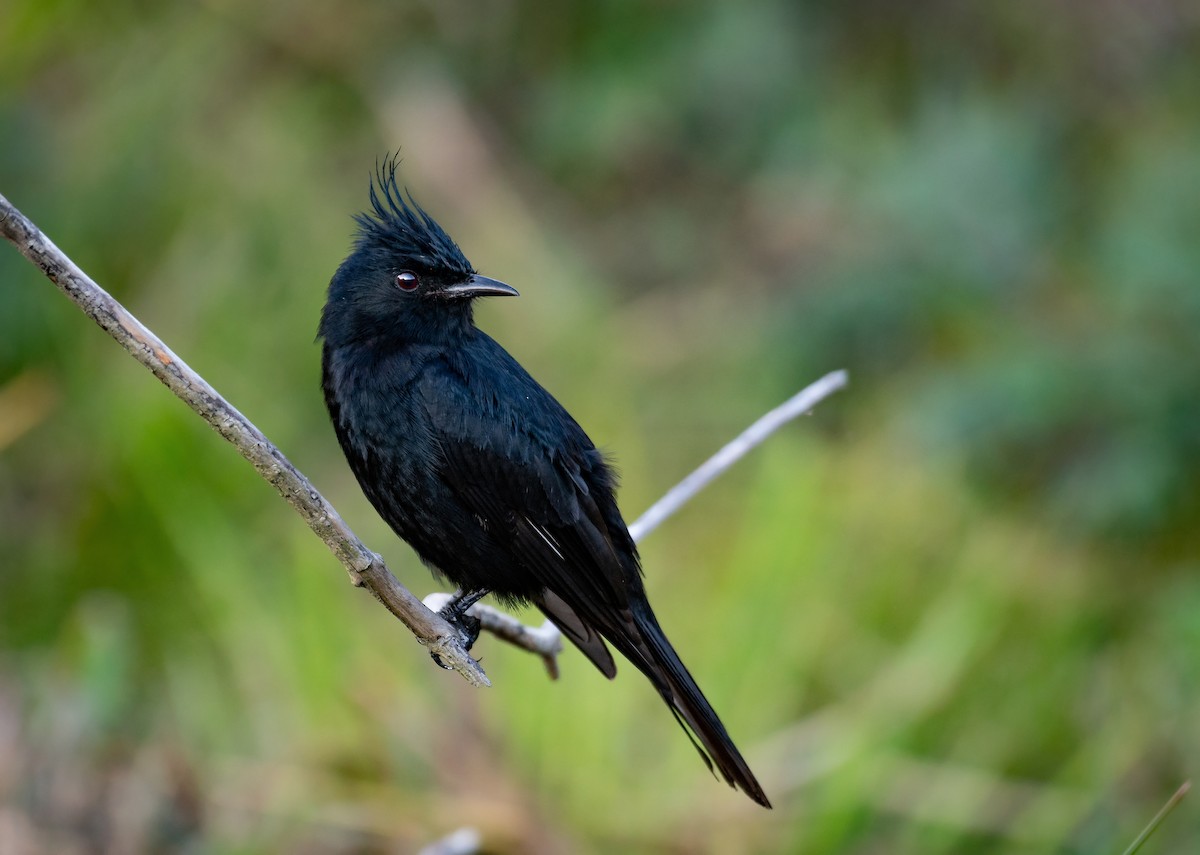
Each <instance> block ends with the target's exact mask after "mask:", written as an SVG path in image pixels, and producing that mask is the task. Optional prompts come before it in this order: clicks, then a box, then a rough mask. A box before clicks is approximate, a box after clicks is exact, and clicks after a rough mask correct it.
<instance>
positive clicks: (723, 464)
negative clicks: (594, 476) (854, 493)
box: [629, 371, 848, 541]
mask: <svg viewBox="0 0 1200 855" xmlns="http://www.w3.org/2000/svg"><path fill="white" fill-rule="evenodd" d="M847 380H848V375H847V374H846V372H845V371H833V372H831V373H829V374H826V375H825V376H824V377H822V378H821V379H820V380H818V381H816V382H815V383H812V384H810V385H808V386H806V387H804V388H803V389H801V390H800V391H799V392H797V393H796V394H795V395H793V396H792V397H790V398H788V399H787V400H786V401H784V402H783V403H782V404H780V405H779V406H778V407H776V408H775V409H773V410H771V411H770V412H769V413H767V414H766V415H764V416H763V417H762V418H760V419H759V420H758V421H756V422H755V423H754V424H752V425H750V427H748V428H746V429H745V430H744V431H742V432H741V433H740V434H738V436H737V437H736V438H735V439H734V440H732V441H731V442H729V443H727V444H726V445H725V447H724V448H722V449H721V450H720V451H718V452H717V453H716V454H714V455H713V456H712V457H710V458H708V460H706V461H704V463H702V464H701V465H700V467H699V468H698V469H696V470H695V471H694V472H692V474H691V475H688V476H687V477H686V478H684V479H683V480H682V481H680V482H679V483H678V484H676V485H675V486H674V487H672V488H671V489H670V490H668V491H667V494H666V495H665V496H663V497H662V498H661V499H659V500H658V501H657V502H655V503H654V504H653V505H651V506H650V508H649V509H648V510H647V511H646V512H645V513H644V514H642V515H641V516H640V517H638V518H637V519H636V520H635V521H634V523H633V525H631V526H630V527H629V533H630V534H631V535H633V539H634V540H635V541H640V540H641V539H642V538H644V537H645V536H646V535H648V534H649V533H650V532H652V531H654V529H656V528H658V526H659V525H660V524H662V522H663V521H664V520H665V519H667V517H669V516H671V514H673V513H675V512H676V511H677V510H679V509H680V508H681V507H683V505H685V504H686V503H687V502H689V501H690V500H691V499H692V497H693V496H695V495H696V494H697V493H699V492H700V491H701V490H703V489H704V488H705V487H707V486H708V485H709V484H711V483H712V482H713V480H715V479H716V478H718V477H719V476H721V475H722V474H723V473H724V472H725V470H727V469H728V468H729V467H730V466H732V465H733V464H735V463H737V462H738V461H739V460H741V459H742V458H743V457H745V456H746V454H747V453H748V452H749V451H750V450H751V449H753V448H754V447H755V446H757V445H759V444H761V443H762V442H763V440H765V439H766V438H767V437H769V436H770V435H771V434H773V433H774V432H775V431H777V430H779V429H780V428H781V427H783V426H784V425H785V424H787V423H788V422H790V421H791V420H792V419H794V418H796V417H797V416H802V415H804V414H805V413H807V412H809V411H810V410H811V409H812V408H813V407H815V406H816V405H817V404H819V403H820V402H821V401H823V400H825V399H826V398H828V397H829V396H830V395H832V394H833V393H834V392H836V391H837V390H838V389H841V388H843V387H844V386H845V385H846V382H847Z"/></svg>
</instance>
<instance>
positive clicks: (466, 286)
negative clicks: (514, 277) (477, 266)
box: [442, 274, 521, 297]
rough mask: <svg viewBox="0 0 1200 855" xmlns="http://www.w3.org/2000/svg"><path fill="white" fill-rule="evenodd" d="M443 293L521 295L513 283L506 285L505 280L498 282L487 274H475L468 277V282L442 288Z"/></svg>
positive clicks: (454, 295) (452, 295) (450, 294)
mask: <svg viewBox="0 0 1200 855" xmlns="http://www.w3.org/2000/svg"><path fill="white" fill-rule="evenodd" d="M442 295H443V296H445V297H519V296H521V295H520V294H518V293H517V289H516V288H514V287H513V286H511V285H505V284H504V283H503V282H498V281H497V280H495V279H488V278H487V277H486V276H480V275H479V274H475V275H474V276H471V277H470V278H469V279H467V281H466V282H460V283H458V284H457V285H450V286H448V287H446V288H443V289H442Z"/></svg>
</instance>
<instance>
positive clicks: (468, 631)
mask: <svg viewBox="0 0 1200 855" xmlns="http://www.w3.org/2000/svg"><path fill="white" fill-rule="evenodd" d="M438 615H439V616H440V617H441V618H442V619H443V620H445V621H446V623H448V624H450V626H452V627H454V631H455V633H456V634H457V635H458V642H459V644H461V645H462V648H463V650H465V651H467V652H470V650H471V648H472V647H474V646H475V642H476V641H478V640H479V631H480V629H481V627H482V625H483V622H482V621H480V620H479V618H477V617H475V615H470V614H467V613H466V612H460V611H459V610H458V609H456V608H454V603H451V604H450V605H448V606H446V607H445V608H443V609H441V610H440V611H439V612H438ZM429 656H430V657H431V658H432V659H433V661H434V662H435V663H437V665H438V667H439V668H445V669H446V670H447V671H449V670H451V668H450V666H449V665H447V664H446V663H445V662H443V661H442V658H441V657H440V656H438V655H437V654H436V653H434V652H433V651H430V653H429Z"/></svg>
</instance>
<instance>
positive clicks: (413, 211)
mask: <svg viewBox="0 0 1200 855" xmlns="http://www.w3.org/2000/svg"><path fill="white" fill-rule="evenodd" d="M398 165H399V161H398V159H397V158H396V157H394V156H389V157H387V158H386V159H385V160H384V162H383V164H382V166H380V167H378V168H377V170H376V174H375V177H374V180H373V181H372V182H371V209H370V210H369V211H365V212H363V213H361V214H358V215H357V216H356V217H355V220H356V222H357V223H358V234H357V236H356V238H355V241H354V249H353V251H351V253H350V255H349V256H347V258H346V260H345V261H343V262H342V265H341V266H340V267H339V268H338V270H337V273H335V274H334V276H333V279H332V281H331V282H330V283H329V298H328V301H327V302H326V303H325V310H324V312H322V315H321V326H320V332H319V334H320V336H321V337H323V338H324V339H325V341H326V342H327V343H328V344H331V345H334V346H337V345H340V344H345V343H349V342H353V341H360V340H366V339H380V338H382V339H392V340H396V341H437V340H441V339H446V338H451V337H453V336H456V335H461V334H462V333H463V332H464V331H466V330H468V329H470V328H471V302H472V301H473V300H474V299H475V298H476V297H484V296H516V294H517V291H516V289H514V288H512V287H510V286H508V285H505V284H504V283H503V282H497V281H496V280H495V279H489V278H487V277H486V276H480V275H479V274H478V273H476V272H475V270H474V268H472V267H471V263H470V262H469V261H467V259H466V256H464V255H463V253H462V250H461V249H459V248H458V244H456V243H455V242H454V241H453V240H452V239H451V237H450V235H448V234H446V232H445V231H444V230H443V229H442V227H441V226H439V225H438V224H437V223H436V222H435V221H434V220H433V218H432V217H430V216H429V215H428V214H427V213H425V211H424V210H422V208H421V206H420V205H418V204H417V203H416V202H415V201H414V200H413V198H412V196H411V195H410V194H406V193H403V192H401V190H400V188H399V186H398V185H397V183H396V167H397V166H398ZM406 196H407V198H406Z"/></svg>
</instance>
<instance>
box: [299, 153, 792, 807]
mask: <svg viewBox="0 0 1200 855" xmlns="http://www.w3.org/2000/svg"><path fill="white" fill-rule="evenodd" d="M396 167H397V161H396V159H395V158H389V159H387V160H385V161H384V164H383V166H382V167H381V168H379V169H377V171H376V175H375V179H374V180H373V181H372V183H371V189H370V200H371V209H370V210H369V211H367V212H366V213H363V214H359V215H358V216H357V217H356V218H355V219H356V220H357V223H358V232H357V236H356V239H355V242H354V248H353V250H352V251H351V253H350V255H349V256H348V257H347V258H346V260H345V261H344V262H342V264H341V266H340V267H339V268H338V270H337V272H336V273H335V274H334V276H333V279H332V281H331V282H330V283H329V296H328V301H327V302H326V304H325V309H324V311H323V313H322V315H321V324H320V337H321V338H323V339H324V346H323V354H322V374H323V380H322V382H323V387H324V391H325V403H326V405H327V406H328V407H329V415H330V417H331V419H332V420H333V425H334V429H335V431H336V433H337V437H338V441H339V442H340V443H341V446H342V450H343V451H344V452H345V454H346V459H347V460H348V461H349V463H350V468H351V469H352V470H353V471H354V474H355V476H356V477H357V478H358V483H359V484H360V485H361V487H362V489H363V492H364V493H366V495H367V498H368V499H369V500H370V501H371V504H373V505H374V506H375V509H376V510H377V511H378V512H379V514H380V516H382V517H383V519H384V520H385V521H386V522H387V523H388V525H390V526H391V527H392V529H393V530H394V531H395V532H396V533H397V534H398V535H400V537H402V538H403V539H404V540H406V541H407V542H408V543H409V544H410V545H411V546H412V547H413V549H415V550H416V552H417V554H418V555H419V556H420V558H421V560H422V561H424V562H425V564H427V565H428V566H429V567H430V568H432V569H433V570H434V572H435V573H439V574H440V575H442V576H444V577H446V578H447V579H449V580H450V581H452V582H454V583H455V584H456V585H458V586H459V589H460V590H459V593H458V594H457V595H456V597H455V599H454V600H453V601H452V602H451V603H450V604H449V605H448V606H447V607H446V608H445V609H443V612H442V613H443V615H444V616H445V617H446V618H447V619H448V620H450V621H452V622H454V623H456V624H458V625H459V626H460V628H462V629H463V630H464V632H465V634H467V636H468V638H469V640H470V641H473V640H474V634H477V633H478V625H477V622H476V623H475V624H474V626H472V620H473V619H471V618H469V617H468V616H467V615H466V610H467V609H468V608H469V607H470V606H471V605H472V604H473V603H475V602H476V601H477V600H478V599H479V598H480V597H482V596H484V595H486V594H488V593H491V594H495V595H496V596H497V597H499V598H500V599H501V600H502V601H506V602H510V603H523V602H528V603H533V604H534V605H536V606H537V607H538V608H539V609H541V610H542V612H544V613H545V614H546V616H547V617H549V618H550V620H552V621H553V622H554V623H555V624H556V625H557V626H558V627H559V629H561V630H562V632H563V634H564V635H566V636H567V638H569V639H570V640H571V641H572V642H573V643H574V644H575V645H576V646H577V647H578V648H579V649H580V650H582V651H583V653H584V655H586V656H587V657H588V659H590V660H591V661H592V663H593V664H595V666H596V667H597V668H599V669H600V671H601V672H603V673H604V675H605V676H607V677H609V678H612V677H614V676H616V673H617V669H616V665H615V664H614V663H613V658H612V655H611V654H610V653H609V651H608V648H607V647H606V646H605V643H604V642H605V641H607V642H608V643H610V644H612V646H613V647H615V648H616V649H617V650H618V651H620V653H621V654H622V655H623V656H625V658H626V659H628V660H629V661H630V662H632V663H633V664H634V666H635V667H636V668H637V669H638V670H639V671H641V672H642V673H643V674H645V675H646V677H647V678H649V680H650V682H651V683H652V684H653V686H654V688H655V689H656V690H657V691H658V693H659V694H660V695H662V697H663V700H665V701H666V702H667V704H668V706H669V707H670V708H671V710H672V712H673V713H674V715H675V718H676V720H678V721H679V723H680V725H681V726H682V727H683V728H684V730H685V732H688V733H689V736H690V737H691V738H692V742H693V744H695V745H696V748H697V750H699V752H700V756H701V757H703V758H704V760H705V762H706V763H707V764H708V766H709V768H710V769H712V768H713V767H714V765H715V767H716V769H717V771H719V772H720V774H721V776H722V777H723V778H724V779H725V781H726V782H728V783H729V784H730V785H731V786H736V787H739V788H741V789H742V790H743V791H744V792H745V793H746V794H747V795H748V796H750V798H751V799H753V800H754V801H756V802H758V803H759V804H760V805H763V806H764V807H770V803H769V802H768V801H767V796H766V794H765V793H764V792H763V790H762V787H761V786H759V783H758V781H757V780H755V778H754V773H753V772H751V771H750V767H749V766H748V765H746V761H745V760H743V759H742V755H741V754H740V753H739V752H738V750H737V747H736V746H735V745H734V744H733V740H731V739H730V738H729V734H728V733H726V731H725V726H724V725H722V724H721V720H720V719H719V718H718V717H717V714H716V712H714V711H713V708H712V707H711V706H710V705H709V703H708V701H707V700H705V698H704V695H703V693H701V691H700V687H699V686H697V685H696V681H695V680H694V679H692V675H691V674H689V673H688V670H687V668H685V667H684V665H683V663H682V662H681V661H680V660H679V657H678V655H676V653H675V650H674V648H672V647H671V643H670V642H669V641H668V640H667V637H666V635H664V634H663V631H662V629H661V628H660V627H659V625H658V620H657V619H656V618H655V616H654V612H653V610H652V609H651V608H650V603H649V601H648V600H647V599H646V591H645V588H644V587H643V584H642V575H641V574H642V570H641V562H640V560H639V558H638V552H637V548H636V547H635V546H634V543H633V538H631V537H630V535H629V531H628V529H627V528H626V526H625V522H624V520H623V519H622V518H621V512H620V511H619V510H618V509H617V503H616V500H615V499H614V498H613V489H614V486H615V478H614V475H613V473H612V470H611V469H610V468H609V466H608V465H607V463H606V462H605V459H604V457H603V455H602V454H601V453H600V452H599V451H597V449H596V447H595V446H594V445H593V444H592V441H591V440H590V439H589V438H588V436H587V434H585V433H584V432H583V429H582V428H581V427H580V426H579V425H578V424H576V422H575V420H574V419H572V418H571V416H570V415H569V414H568V413H567V411H566V410H565V409H563V407H562V405H560V404H559V403H558V401H556V400H555V399H554V398H553V397H552V396H551V395H550V393H549V392H547V391H546V390H545V389H543V388H542V387H541V386H540V385H539V384H538V383H537V381H535V380H534V379H533V378H532V377H531V376H529V374H528V373H527V372H526V371H525V369H524V368H522V367H521V366H520V364H518V363H517V361H516V360H515V359H513V358H512V357H511V356H510V355H509V354H508V352H507V351H505V350H504V348H502V347H501V346H500V345H499V344H497V343H496V342H495V341H494V340H493V339H492V338H490V337H489V336H488V335H487V334H486V333H484V332H482V331H481V330H479V329H478V328H477V327H476V326H475V323H474V320H473V317H472V303H473V302H474V300H475V299H477V298H479V297H484V296H489V295H513V296H515V295H516V293H517V292H516V290H514V289H513V288H511V287H510V286H508V285H505V284H504V283H502V282H497V281H496V280H494V279H488V278H487V277H484V276H480V275H479V274H478V273H476V272H475V269H474V268H473V267H472V266H471V264H470V262H468V261H467V259H466V257H465V256H464V255H463V253H462V251H461V250H460V249H459V248H458V245H457V244H455V242H454V241H453V240H451V238H450V236H449V235H447V234H446V232H445V231H443V230H442V228H441V227H440V226H439V225H438V224H437V223H436V222H434V221H433V219H432V218H431V217H430V216H429V215H428V214H426V213H425V212H424V211H423V210H422V209H421V208H420V206H418V205H417V204H416V202H415V201H413V199H412V197H411V196H409V197H408V198H407V199H406V198H405V197H404V194H403V193H401V191H400V189H399V187H398V186H397V183H396Z"/></svg>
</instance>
